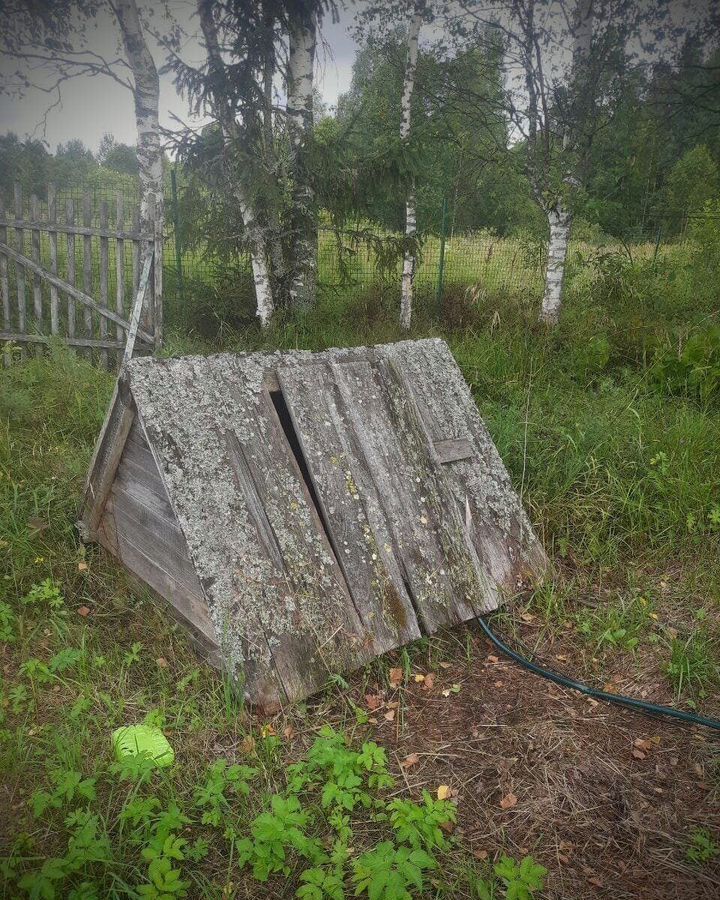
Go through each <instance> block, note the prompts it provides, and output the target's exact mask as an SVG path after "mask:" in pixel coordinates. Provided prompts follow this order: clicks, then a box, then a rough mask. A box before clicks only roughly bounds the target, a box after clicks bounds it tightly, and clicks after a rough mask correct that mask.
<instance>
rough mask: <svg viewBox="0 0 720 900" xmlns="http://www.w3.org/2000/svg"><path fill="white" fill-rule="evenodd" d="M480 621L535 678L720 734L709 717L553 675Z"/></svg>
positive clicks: (717, 723)
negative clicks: (510, 645) (517, 651)
mask: <svg viewBox="0 0 720 900" xmlns="http://www.w3.org/2000/svg"><path fill="white" fill-rule="evenodd" d="M478 622H479V623H480V627H481V628H482V630H483V631H484V632H485V635H486V636H487V637H488V638H489V639H490V640H491V641H492V643H493V644H494V645H495V646H496V647H497V648H498V650H500V651H501V652H502V653H504V654H505V655H506V656H509V657H510V659H513V660H515V662H516V663H519V664H520V665H521V666H524V667H525V668H526V669H529V670H530V671H531V672H534V673H535V674H536V675H540V676H542V677H543V678H547V679H548V680H549V681H553V682H555V684H559V685H562V687H566V688H571V689H572V690H574V691H580V693H581V694H587V696H588V697H593V698H595V699H597V700H607V701H608V702H609V703H619V704H620V705H621V706H628V707H630V709H635V710H639V711H640V712H646V713H652V714H654V715H657V716H670V717H671V718H673V719H679V720H680V721H681V722H684V723H685V724H687V725H704V726H705V728H714V729H715V730H716V731H720V721H718V720H717V719H709V718H707V716H698V715H696V714H695V713H689V712H684V711H683V710H681V709H673V708H672V707H671V706H658V705H657V704H655V703H646V702H645V701H644V700H635V699H634V698H633V697H626V696H625V695H624V694H610V693H608V692H607V691H598V690H596V689H595V688H592V687H590V686H589V685H587V684H582V682H580V681H573V680H572V679H571V678H566V677H565V676H564V675H559V674H558V673H557V672H553V671H551V670H550V669H544V668H543V667H542V666H539V665H537V664H536V663H534V662H532V661H531V660H529V659H526V658H525V657H524V656H521V655H520V654H519V653H516V652H515V651H514V650H512V649H511V648H510V647H508V646H507V644H505V643H503V641H501V640H500V638H499V637H497V635H495V634H494V633H493V631H491V629H490V626H489V625H488V624H487V622H486V621H485V620H484V619H482V618H480V617H478Z"/></svg>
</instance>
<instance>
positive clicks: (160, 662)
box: [155, 656, 168, 669]
mask: <svg viewBox="0 0 720 900" xmlns="http://www.w3.org/2000/svg"><path fill="white" fill-rule="evenodd" d="M155 662H156V663H157V664H158V666H159V667H160V668H161V669H167V667H168V661H167V660H166V659H165V657H164V656H158V658H157V659H156V660H155Z"/></svg>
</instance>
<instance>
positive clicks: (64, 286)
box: [0, 244, 154, 345]
mask: <svg viewBox="0 0 720 900" xmlns="http://www.w3.org/2000/svg"><path fill="white" fill-rule="evenodd" d="M0 251H2V252H3V253H6V254H7V255H8V256H9V257H10V258H11V259H13V260H15V261H16V262H19V263H20V264H21V265H22V266H24V267H25V268H26V269H28V270H29V271H31V272H34V273H37V274H39V275H40V277H41V278H44V279H45V281H47V282H49V283H50V284H54V285H55V286H56V287H57V288H58V289H59V290H61V291H66V292H67V293H68V294H71V295H72V296H73V297H74V298H75V299H76V300H79V301H80V303H82V304H83V305H84V306H85V307H87V309H88V310H92V311H94V312H96V313H97V314H98V315H99V316H101V317H104V318H106V319H109V320H110V321H111V322H117V323H118V324H119V325H122V327H123V328H129V327H130V323H129V322H127V321H125V319H123V318H121V317H120V316H118V314H117V313H116V312H113V311H112V310H111V309H105V308H104V307H102V306H100V305H99V304H97V303H96V302H95V301H94V300H93V299H92V297H88V296H87V294H85V293H84V292H83V291H81V290H79V289H78V288H75V287H73V286H72V285H71V284H68V283H67V282H66V281H63V280H62V278H60V277H58V276H56V275H51V274H50V273H49V272H46V271H45V270H44V269H42V268H40V267H39V266H36V265H35V263H34V262H33V261H32V260H31V259H28V258H27V257H26V256H22V255H21V254H19V253H17V252H16V251H15V250H13V249H12V247H8V246H7V245H5V244H0ZM138 337H139V338H140V339H141V340H143V341H145V343H148V344H150V345H152V344H153V343H154V341H153V337H152V335H151V334H148V333H147V332H146V331H141V330H140V329H138Z"/></svg>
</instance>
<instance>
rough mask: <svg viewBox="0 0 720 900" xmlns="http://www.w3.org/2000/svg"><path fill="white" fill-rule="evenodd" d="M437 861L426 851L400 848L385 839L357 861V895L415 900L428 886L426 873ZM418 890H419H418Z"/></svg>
mask: <svg viewBox="0 0 720 900" xmlns="http://www.w3.org/2000/svg"><path fill="white" fill-rule="evenodd" d="M436 868H437V861H436V860H435V859H434V858H433V857H432V856H431V855H430V854H429V853H426V852H425V851H424V850H419V849H415V850H413V849H411V848H410V847H396V846H395V845H394V844H393V843H392V842H391V841H383V842H382V843H381V844H378V846H377V847H375V849H374V850H370V851H369V852H367V853H363V854H362V856H361V857H360V858H359V859H357V860H355V861H354V862H353V874H352V882H353V884H354V886H355V895H356V896H361V895H362V894H367V897H368V900H412V897H413V895H414V896H420V895H421V894H422V892H423V889H424V887H425V874H426V873H427V872H429V871H432V870H434V869H436ZM416 892H417V893H416Z"/></svg>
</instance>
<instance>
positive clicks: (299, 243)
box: [286, 3, 318, 308]
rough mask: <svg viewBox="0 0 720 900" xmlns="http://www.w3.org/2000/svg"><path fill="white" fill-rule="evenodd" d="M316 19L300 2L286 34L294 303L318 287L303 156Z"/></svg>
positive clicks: (304, 303) (309, 124) (313, 218)
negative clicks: (291, 183) (287, 35)
mask: <svg viewBox="0 0 720 900" xmlns="http://www.w3.org/2000/svg"><path fill="white" fill-rule="evenodd" d="M316 45H317V22H316V19H315V14H314V12H312V10H309V9H307V8H306V5H305V4H304V3H298V4H297V8H296V10H295V12H294V14H293V15H292V17H291V20H290V31H289V37H288V84H287V107H286V114H287V123H288V132H289V137H290V158H291V161H292V162H291V165H292V175H293V235H292V252H291V265H292V278H291V282H290V288H289V294H290V303H291V305H292V306H294V307H300V308H303V307H305V308H307V307H309V306H312V304H313V303H314V302H315V297H316V293H317V252H318V251H317V245H318V228H317V211H316V208H315V196H314V191H313V189H312V186H311V184H310V179H309V177H308V171H307V167H306V161H305V151H306V148H307V141H308V138H309V137H310V135H311V134H312V129H313V76H314V69H315V49H316Z"/></svg>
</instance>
